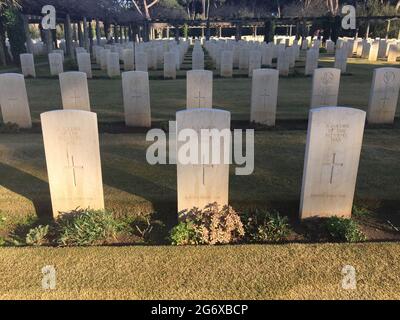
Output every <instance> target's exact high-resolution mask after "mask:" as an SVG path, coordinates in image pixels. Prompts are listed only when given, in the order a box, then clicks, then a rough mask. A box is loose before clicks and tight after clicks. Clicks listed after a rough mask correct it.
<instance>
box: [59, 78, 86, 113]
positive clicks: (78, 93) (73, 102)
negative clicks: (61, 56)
mask: <svg viewBox="0 0 400 320" xmlns="http://www.w3.org/2000/svg"><path fill="white" fill-rule="evenodd" d="M59 78H60V88H61V97H62V103H63V108H64V109H74V110H84V111H90V100H89V90H88V84H87V79H86V73H84V72H77V71H69V72H63V73H60V75H59Z"/></svg>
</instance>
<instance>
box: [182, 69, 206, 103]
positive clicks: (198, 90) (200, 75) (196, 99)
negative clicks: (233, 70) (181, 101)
mask: <svg viewBox="0 0 400 320" xmlns="http://www.w3.org/2000/svg"><path fill="white" fill-rule="evenodd" d="M212 96H213V73H212V71H206V70H192V71H188V72H187V93H186V107H187V108H188V109H192V108H212Z"/></svg>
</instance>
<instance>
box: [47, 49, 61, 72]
mask: <svg viewBox="0 0 400 320" xmlns="http://www.w3.org/2000/svg"><path fill="white" fill-rule="evenodd" d="M49 65H50V74H51V75H52V76H57V75H59V74H60V73H62V72H64V66H63V62H62V56H61V54H59V53H49Z"/></svg>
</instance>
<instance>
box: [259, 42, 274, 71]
mask: <svg viewBox="0 0 400 320" xmlns="http://www.w3.org/2000/svg"><path fill="white" fill-rule="evenodd" d="M273 55H274V49H273V48H272V47H271V46H264V47H263V49H262V64H263V65H264V66H268V67H270V66H272V57H273Z"/></svg>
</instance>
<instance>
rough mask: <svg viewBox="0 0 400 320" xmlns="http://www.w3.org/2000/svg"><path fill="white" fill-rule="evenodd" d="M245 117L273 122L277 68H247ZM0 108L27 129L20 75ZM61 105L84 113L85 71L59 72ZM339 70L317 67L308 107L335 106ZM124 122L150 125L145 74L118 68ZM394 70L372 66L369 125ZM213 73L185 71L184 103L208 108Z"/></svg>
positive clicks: (385, 105)
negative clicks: (248, 99) (248, 85)
mask: <svg viewBox="0 0 400 320" xmlns="http://www.w3.org/2000/svg"><path fill="white" fill-rule="evenodd" d="M253 77H254V79H253V83H252V93H251V109H250V121H252V122H256V123H260V124H264V125H268V126H273V125H274V124H275V121H276V108H277V96H278V81H279V71H278V70H274V69H256V70H253ZM0 79H2V84H3V85H2V88H1V89H2V90H1V96H0V98H1V106H2V113H3V121H4V122H11V123H16V124H18V125H19V126H20V127H21V128H29V127H31V117H30V111H29V104H28V99H27V93H26V87H25V81H24V78H23V76H22V75H18V74H3V75H1V76H0ZM59 80H60V88H61V97H62V104H63V108H64V109H79V110H86V111H90V99H89V91H88V83H87V74H86V73H83V72H75V71H72V72H65V73H60V74H59ZM339 83H340V70H339V69H336V68H319V69H316V70H315V71H314V73H313V81H312V93H311V102H310V108H318V107H323V106H336V105H337V104H338V94H339ZM122 87H123V96H124V110H125V122H126V125H127V126H138V127H150V126H151V111H150V94H149V79H148V73H146V72H141V71H136V72H132V71H131V72H124V73H123V77H122ZM399 88H400V70H399V69H397V68H378V69H375V70H374V75H373V81H372V86H371V90H370V98H369V104H368V113H367V120H368V122H369V123H388V124H390V123H393V121H394V117H395V113H396V108H397V101H398V92H399ZM212 92H213V73H212V71H206V70H193V71H189V72H188V73H187V94H186V97H187V98H186V101H187V102H186V107H187V108H188V109H192V108H212V105H213V101H212V95H213V94H212Z"/></svg>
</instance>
